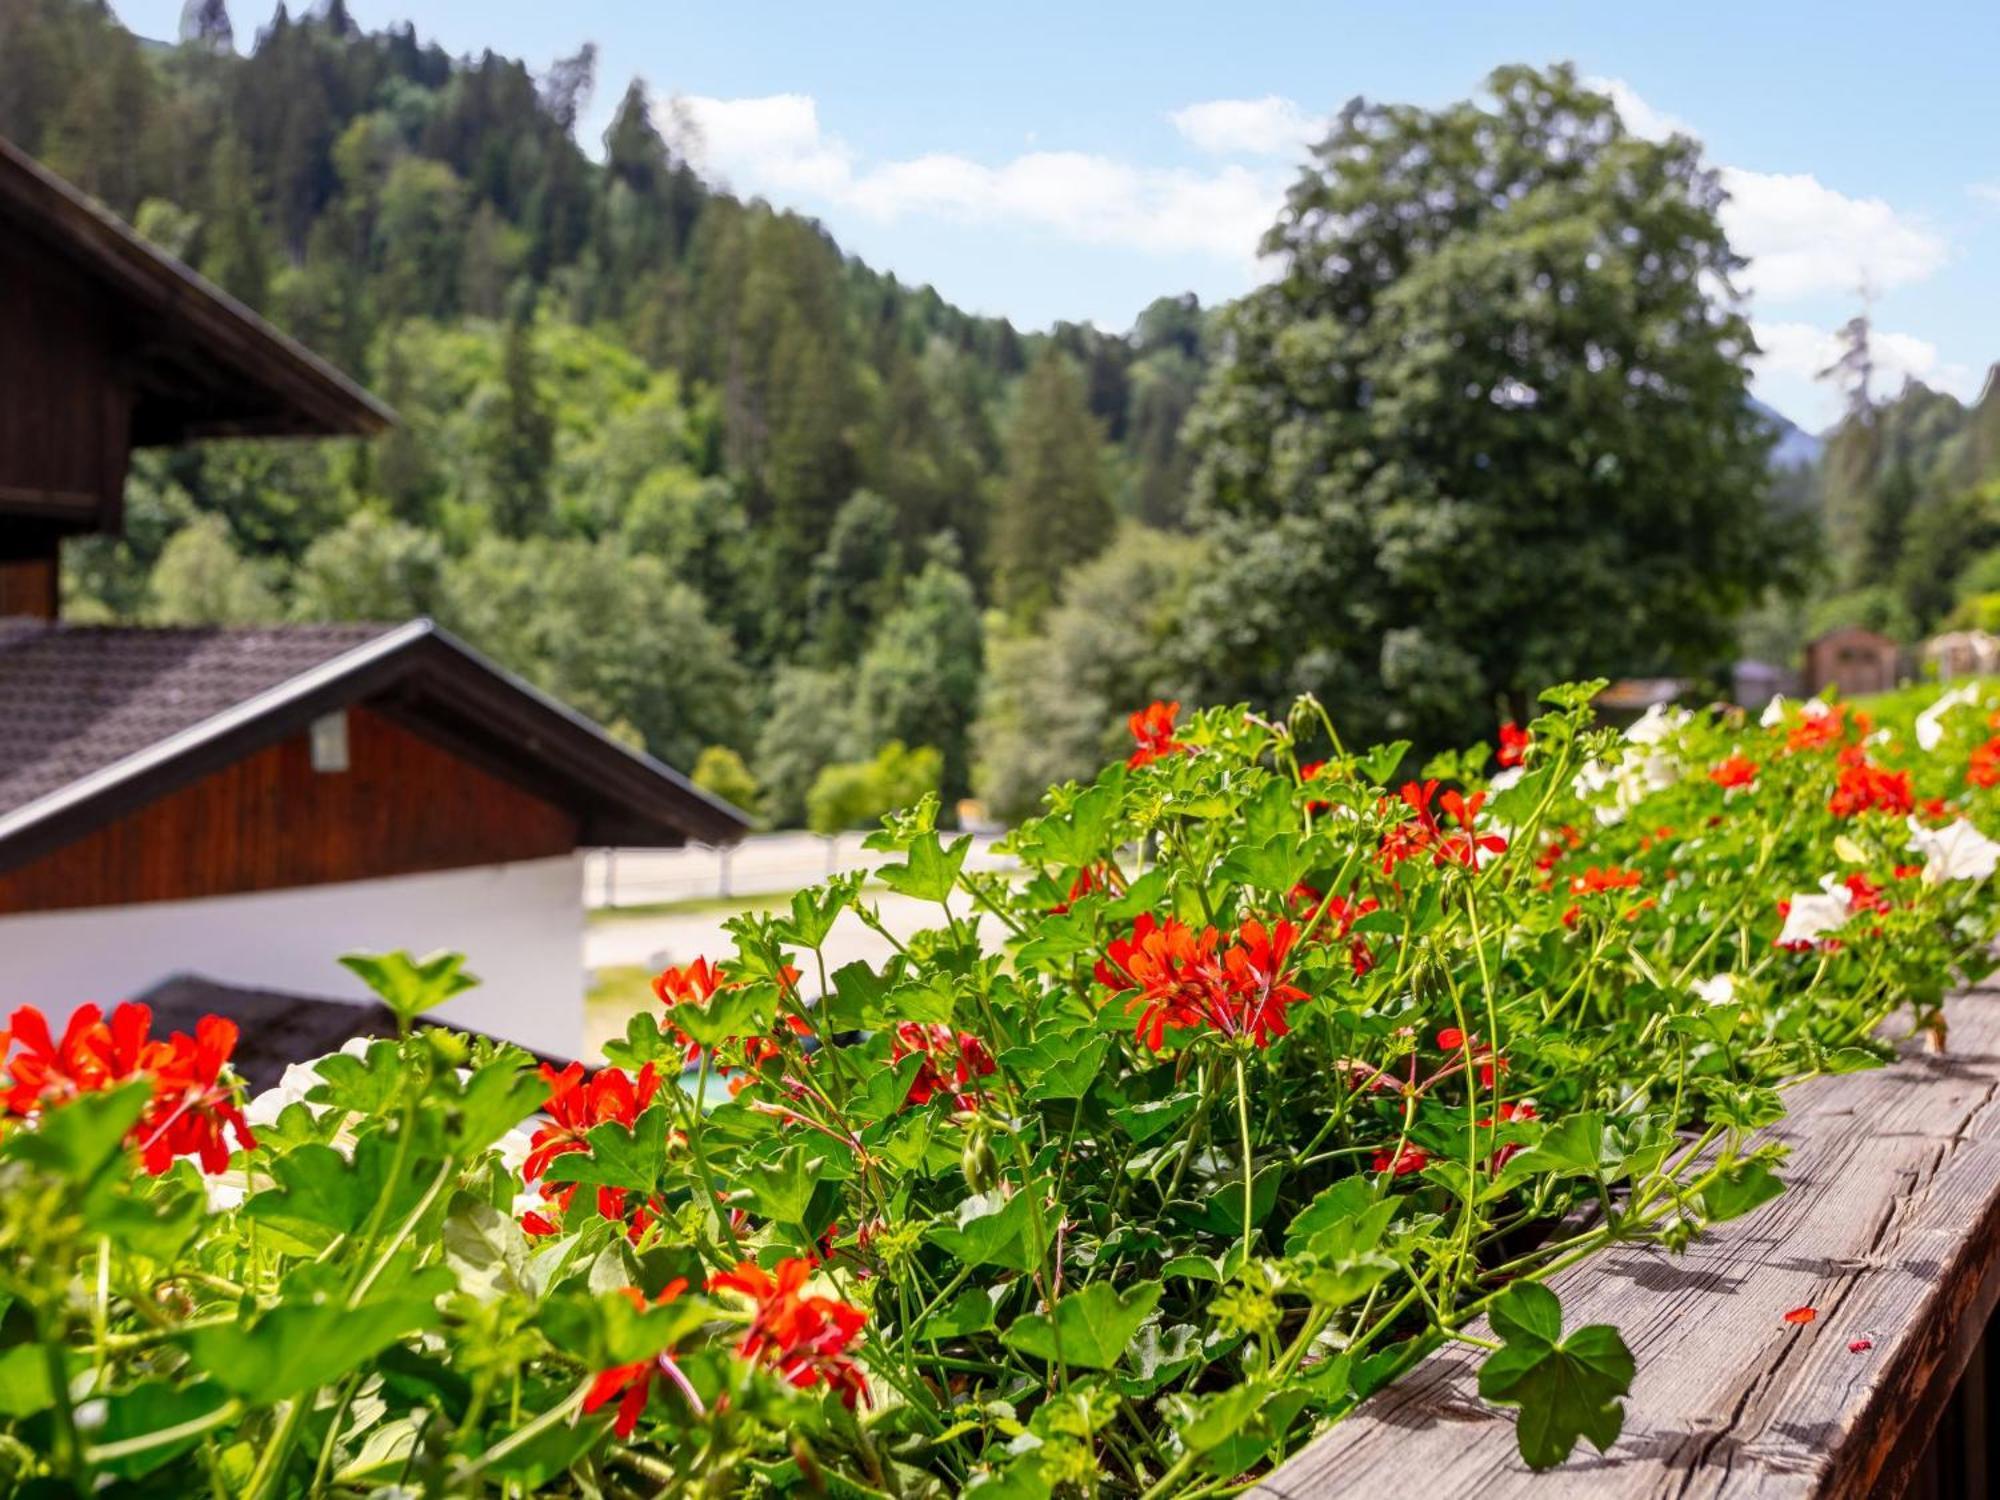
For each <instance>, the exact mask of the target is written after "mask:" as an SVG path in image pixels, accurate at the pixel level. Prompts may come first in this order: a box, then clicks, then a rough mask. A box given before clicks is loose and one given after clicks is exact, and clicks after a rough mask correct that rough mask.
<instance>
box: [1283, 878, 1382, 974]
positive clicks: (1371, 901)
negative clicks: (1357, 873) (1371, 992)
mask: <svg viewBox="0 0 2000 1500" xmlns="http://www.w3.org/2000/svg"><path fill="white" fill-rule="evenodd" d="M1291 897H1292V910H1293V911H1294V912H1296V913H1298V914H1299V915H1300V916H1302V917H1304V918H1306V920H1307V921H1311V919H1312V914H1313V913H1314V912H1316V911H1318V910H1319V909H1320V905H1321V903H1322V902H1324V903H1325V906H1326V916H1325V917H1324V918H1323V919H1322V920H1324V921H1325V922H1326V924H1327V932H1326V933H1325V934H1324V935H1323V936H1322V937H1321V941H1323V942H1345V943H1346V944H1347V962H1348V966H1349V967H1350V968H1351V969H1353V970H1354V977H1355V978H1356V979H1360V978H1362V977H1364V976H1365V975H1366V974H1367V973H1368V971H1369V970H1370V969H1372V968H1374V967H1375V953H1374V950H1373V949H1371V948H1370V947H1369V946H1368V940H1367V939H1366V938H1360V937H1355V936H1353V932H1354V924H1355V923H1356V922H1358V921H1360V920H1361V919H1362V918H1363V917H1365V916H1367V915H1368V914H1369V913H1370V912H1372V911H1380V910H1381V909H1382V903H1381V902H1380V901H1377V900H1376V899H1375V898H1374V897H1373V896H1364V897H1363V898H1362V899H1361V900H1359V901H1349V900H1348V899H1347V898H1346V897H1345V896H1332V897H1329V896H1326V895H1325V894H1323V893H1322V892H1321V891H1319V890H1318V889H1317V888H1316V887H1314V886H1310V885H1307V884H1305V883H1304V882H1303V881H1302V882H1300V883H1299V884H1298V885H1295V886H1293V887H1292V890H1291Z"/></svg>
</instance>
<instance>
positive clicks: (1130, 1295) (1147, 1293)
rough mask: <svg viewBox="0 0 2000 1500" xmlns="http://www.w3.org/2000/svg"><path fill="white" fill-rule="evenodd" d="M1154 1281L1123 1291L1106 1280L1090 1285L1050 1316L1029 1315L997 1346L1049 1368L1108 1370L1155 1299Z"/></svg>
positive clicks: (1063, 1301) (1158, 1289) (1157, 1288)
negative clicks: (1016, 1350) (1024, 1355)
mask: <svg viewBox="0 0 2000 1500" xmlns="http://www.w3.org/2000/svg"><path fill="white" fill-rule="evenodd" d="M1160 1292H1161V1287H1160V1283H1159V1282H1157V1281H1142V1282H1140V1283H1139V1284H1138V1285H1137V1286H1134V1287H1131V1288H1129V1289H1128V1290H1126V1291H1124V1292H1119V1291H1117V1290H1115V1289H1113V1287H1112V1285H1111V1283H1110V1282H1108V1281H1093V1282H1091V1283H1090V1284H1089V1285H1088V1286H1086V1287H1084V1288H1083V1289H1082V1290H1081V1291H1075V1292H1071V1293H1070V1294H1069V1295H1068V1296H1066V1297H1064V1298H1062V1299H1061V1300H1060V1301H1058V1302H1057V1303H1056V1305H1055V1312H1054V1315H1053V1316H1050V1315H1049V1314H1047V1313H1029V1314H1028V1315H1027V1316H1026V1317H1023V1318H1018V1319H1016V1320H1015V1322H1014V1324H1013V1325H1012V1326H1011V1327H1010V1328H1008V1330H1007V1331H1006V1332H1005V1333H1003V1334H1002V1335H1001V1336H1000V1337H1001V1342H1003V1343H1005V1344H1006V1345H1008V1347H1010V1348H1013V1349H1018V1350H1020V1351H1021V1352H1022V1353H1023V1354H1032V1355H1033V1356H1035V1357H1036V1358H1037V1359H1040V1360H1042V1361H1044V1362H1045V1363H1048V1364H1055V1363H1056V1362H1057V1361H1058V1360H1060V1361H1061V1363H1063V1364H1065V1365H1069V1366H1071V1367H1073V1368H1080V1369H1087V1370H1109V1369H1113V1368H1115V1367H1116V1366H1117V1364H1118V1361H1119V1359H1120V1358H1122V1357H1123V1355H1124V1352H1125V1348H1126V1346H1127V1345H1128V1344H1130V1343H1131V1342H1132V1338H1133V1335H1135V1334H1136V1333H1138V1331H1139V1325H1140V1324H1141V1323H1143V1322H1145V1321H1146V1318H1147V1316H1148V1314H1150V1313H1151V1312H1152V1310H1153V1307H1154V1305H1155V1304H1156V1303H1157V1302H1158V1301H1159V1300H1160Z"/></svg>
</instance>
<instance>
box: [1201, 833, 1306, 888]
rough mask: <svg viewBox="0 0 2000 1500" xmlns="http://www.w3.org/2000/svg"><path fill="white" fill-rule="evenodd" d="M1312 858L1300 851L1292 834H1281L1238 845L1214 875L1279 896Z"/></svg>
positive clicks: (1300, 873) (1295, 880) (1300, 875)
mask: <svg viewBox="0 0 2000 1500" xmlns="http://www.w3.org/2000/svg"><path fill="white" fill-rule="evenodd" d="M1311 867H1312V856H1311V855H1310V854H1307V853H1304V852H1302V850H1301V846H1300V842H1299V837H1298V835H1297V834H1295V833H1281V834H1277V835H1275V836H1274V837H1272V838H1268V839H1266V840H1265V841H1264V842H1263V843H1262V844H1259V845H1255V846H1252V845H1248V844H1239V845H1238V846H1237V847H1236V848H1234V849H1231V850H1230V851H1229V853H1228V854H1227V855H1226V856H1225V857H1224V858H1223V861H1222V864H1221V866H1220V867H1219V868H1218V869H1217V871H1216V873H1217V874H1218V875H1219V876H1221V877H1222V878H1223V879H1225V880H1230V881H1234V882H1236V883H1237V884H1239V885H1247V886H1251V887H1253V888H1255V889H1257V890H1260V891H1271V892H1273V893H1275V894H1276V895H1279V896H1283V895H1285V894H1286V893H1288V892H1289V891H1290V890H1291V888H1292V887H1293V886H1295V885H1297V884H1298V883H1299V882H1300V881H1301V880H1303V879H1304V878H1305V873H1306V871H1307V870H1308V869H1310V868H1311Z"/></svg>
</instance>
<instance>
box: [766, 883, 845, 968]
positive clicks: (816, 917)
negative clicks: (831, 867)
mask: <svg viewBox="0 0 2000 1500" xmlns="http://www.w3.org/2000/svg"><path fill="white" fill-rule="evenodd" d="M861 880H862V877H861V874H860V872H858V871H856V872H853V873H850V874H846V875H833V876H829V877H828V878H827V879H826V881H825V882H824V883H822V884H820V885H817V886H808V887H807V888H806V889H805V890H802V891H797V892H795V893H793V896H792V914H791V916H790V918H789V919H784V920H780V921H779V922H778V924H777V933H778V936H779V937H780V938H782V939H783V940H784V941H785V942H788V943H796V944H798V946H799V947H801V948H812V949H815V950H816V949H819V948H821V947H823V946H824V945H825V943H826V937H827V934H828V933H830V932H831V931H833V924H834V922H835V921H836V920H837V919H838V918H839V916H840V914H841V913H842V912H843V911H845V910H846V909H847V908H848V907H849V906H850V905H852V904H853V901H854V897H855V895H856V893H857V892H859V890H860V889H861Z"/></svg>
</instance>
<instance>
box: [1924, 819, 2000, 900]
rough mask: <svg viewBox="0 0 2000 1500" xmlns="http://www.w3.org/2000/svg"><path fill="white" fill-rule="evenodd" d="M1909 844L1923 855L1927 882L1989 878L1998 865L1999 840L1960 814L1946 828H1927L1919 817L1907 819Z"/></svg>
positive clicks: (1932, 883) (1999, 858) (1938, 883)
mask: <svg viewBox="0 0 2000 1500" xmlns="http://www.w3.org/2000/svg"><path fill="white" fill-rule="evenodd" d="M1909 847H1910V848H1912V849H1915V850H1916V851H1917V852H1918V853H1919V854H1921V855H1923V857H1924V883H1925V884H1926V885H1943V884H1944V883H1945V882H1946V881H1947V880H1990V879H1991V878H1992V876H1993V871H1994V868H1995V866H1996V865H2000V844H1996V843H1994V842H1993V840H1992V839H1989V838H1988V837H1987V836H1986V835H1985V834H1983V833H1981V832H1980V831H1979V830H1978V829H1977V828H1974V827H1973V826H1972V825H1971V824H1970V823H1968V822H1966V821H1965V819H1963V818H1960V819H1959V820H1958V821H1957V822H1955V823H1953V824H1951V825H1950V826H1949V827H1945V828H1926V827H1925V826H1924V825H1923V824H1922V822H1920V821H1919V820H1918V819H1916V818H1912V819H1910V844H1909Z"/></svg>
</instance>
